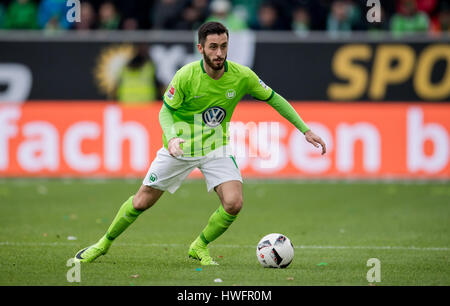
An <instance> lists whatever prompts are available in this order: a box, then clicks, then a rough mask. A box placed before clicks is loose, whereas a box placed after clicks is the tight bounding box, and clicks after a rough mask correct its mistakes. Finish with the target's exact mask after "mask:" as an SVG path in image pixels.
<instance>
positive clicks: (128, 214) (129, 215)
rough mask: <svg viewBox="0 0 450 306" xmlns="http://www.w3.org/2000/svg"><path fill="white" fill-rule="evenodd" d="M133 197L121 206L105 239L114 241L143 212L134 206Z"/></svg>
mask: <svg viewBox="0 0 450 306" xmlns="http://www.w3.org/2000/svg"><path fill="white" fill-rule="evenodd" d="M133 197H134V196H131V197H130V198H129V199H128V200H127V201H126V202H125V203H123V205H122V206H121V207H120V209H119V212H118V213H117V215H116V217H115V218H114V220H113V222H112V223H111V225H110V226H109V228H108V231H107V232H106V235H105V238H106V239H104V240H109V241H111V242H112V241H113V240H114V239H116V238H117V237H118V236H119V235H120V234H122V232H123V231H124V230H126V229H127V227H128V226H129V225H130V224H131V223H133V222H134V221H135V220H136V219H137V217H138V216H139V215H140V214H141V213H142V211H141V210H137V209H135V208H134V207H133Z"/></svg>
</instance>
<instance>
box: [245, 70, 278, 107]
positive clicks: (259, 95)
mask: <svg viewBox="0 0 450 306" xmlns="http://www.w3.org/2000/svg"><path fill="white" fill-rule="evenodd" d="M247 93H248V94H250V95H251V96H252V97H253V98H255V99H257V100H261V101H267V100H269V99H270V98H272V97H273V95H274V93H275V92H274V91H273V90H272V88H270V87H269V86H267V85H266V84H265V83H264V82H263V81H262V80H261V79H260V78H259V77H258V76H257V75H256V73H255V72H253V70H251V69H248V87H247Z"/></svg>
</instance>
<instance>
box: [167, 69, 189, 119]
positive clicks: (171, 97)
mask: <svg viewBox="0 0 450 306" xmlns="http://www.w3.org/2000/svg"><path fill="white" fill-rule="evenodd" d="M183 101H184V93H183V83H182V78H181V73H180V71H177V73H175V76H174V77H173V79H172V81H171V82H170V84H169V86H168V87H167V89H166V92H165V93H164V96H163V102H164V104H165V105H166V106H167V108H168V109H170V110H171V111H175V110H177V109H178V108H179V107H180V106H181V104H182V103H183Z"/></svg>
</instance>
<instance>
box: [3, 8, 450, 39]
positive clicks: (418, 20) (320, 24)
mask: <svg viewBox="0 0 450 306" xmlns="http://www.w3.org/2000/svg"><path fill="white" fill-rule="evenodd" d="M379 2H381V6H382V7H381V21H380V22H374V23H370V22H368V21H367V19H366V14H367V11H368V10H369V9H370V7H368V6H367V3H368V1H367V0H81V1H80V3H81V5H80V12H81V14H80V15H81V21H80V22H69V21H68V20H67V17H66V16H67V12H68V10H69V9H70V6H68V5H67V3H68V0H0V29H22V30H23V29H42V30H50V31H51V30H97V29H99V30H138V29H144V30H150V29H161V30H195V29H197V28H198V27H199V25H200V24H202V23H203V22H205V21H211V20H214V21H221V22H222V23H224V24H225V25H226V26H227V27H228V28H229V29H230V30H231V31H239V30H245V29H251V30H285V31H294V32H295V33H297V34H299V35H305V34H306V35H307V34H308V32H310V31H328V32H331V33H334V32H350V31H391V32H394V33H406V32H434V33H438V32H447V31H449V24H450V1H448V0H397V1H392V0H380V1H379Z"/></svg>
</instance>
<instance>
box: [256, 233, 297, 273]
mask: <svg viewBox="0 0 450 306" xmlns="http://www.w3.org/2000/svg"><path fill="white" fill-rule="evenodd" d="M256 257H258V261H259V263H260V264H261V265H262V266H263V267H264V268H286V267H287V266H289V264H290V263H291V262H292V259H293V258H294V246H293V245H292V242H291V240H289V238H288V237H286V236H285V235H282V234H276V233H273V234H269V235H266V236H264V237H263V238H262V239H261V240H260V241H259V243H258V246H257V247H256Z"/></svg>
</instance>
